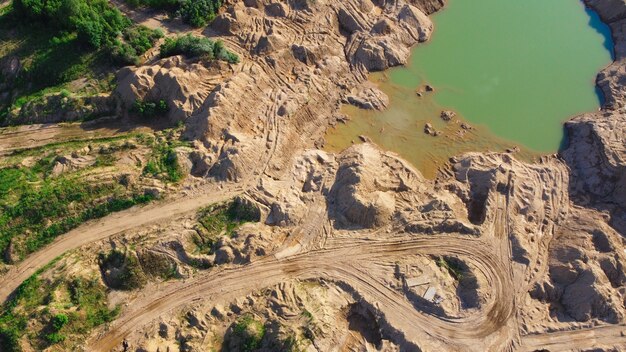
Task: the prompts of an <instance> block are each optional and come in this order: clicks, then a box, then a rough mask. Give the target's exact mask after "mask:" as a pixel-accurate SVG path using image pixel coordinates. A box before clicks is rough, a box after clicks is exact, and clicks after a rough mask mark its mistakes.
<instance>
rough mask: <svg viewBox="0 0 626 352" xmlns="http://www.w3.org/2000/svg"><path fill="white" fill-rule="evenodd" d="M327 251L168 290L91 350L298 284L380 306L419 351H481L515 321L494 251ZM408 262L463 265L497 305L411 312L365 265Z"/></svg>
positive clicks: (344, 247)
mask: <svg viewBox="0 0 626 352" xmlns="http://www.w3.org/2000/svg"><path fill="white" fill-rule="evenodd" d="M327 246H328V247H327V248H326V249H321V250H315V251H311V252H307V253H301V254H296V255H294V256H292V257H290V258H288V259H285V260H279V259H276V258H275V257H266V258H264V259H262V260H259V261H257V262H254V263H252V264H249V265H246V266H243V267H237V268H227V269H218V270H216V271H212V272H210V273H207V275H201V276H199V277H197V278H195V279H193V280H191V281H188V282H184V283H175V284H170V285H168V286H167V287H165V288H164V289H163V290H161V291H160V292H159V293H157V294H156V295H151V296H146V297H143V298H141V299H139V300H138V301H137V302H134V303H133V304H132V306H131V307H129V310H127V311H125V312H124V314H123V315H122V316H121V317H120V318H119V319H118V320H116V322H115V323H113V325H111V327H110V329H109V333H107V334H105V335H104V336H101V337H100V338H96V339H94V340H93V341H92V342H91V345H90V347H89V350H93V351H109V350H112V349H114V348H115V347H117V346H119V345H120V343H121V341H122V340H123V339H124V338H125V337H126V336H128V335H129V334H131V333H132V332H133V331H136V329H137V327H138V326H143V325H145V324H148V323H149V322H151V321H153V320H155V319H156V318H158V316H159V315H161V314H163V313H165V312H168V311H170V310H173V309H176V308H180V307H182V306H183V305H185V304H189V303H192V302H193V301H195V300H200V299H202V300H209V301H211V302H215V303H216V304H217V303H220V302H228V300H230V299H232V298H233V297H237V296H241V295H245V294H247V293H248V292H250V291H254V290H259V289H262V288H264V287H268V286H272V285H276V284H278V283H280V282H282V281H284V280H285V279H293V278H298V279H305V280H306V279H320V278H321V279H326V280H330V281H335V282H339V283H342V284H344V285H347V286H349V287H351V288H352V289H354V290H355V291H356V292H358V293H359V294H360V295H362V296H363V297H366V298H367V301H369V302H377V304H376V306H377V308H378V309H380V311H381V313H382V314H383V315H384V317H385V319H386V320H387V321H388V322H389V323H390V324H391V325H392V326H394V327H396V328H398V329H399V330H400V331H403V333H404V338H405V339H406V343H407V344H408V345H410V346H411V345H412V346H414V347H417V346H419V339H420V338H424V337H428V336H431V337H434V338H436V339H437V340H443V341H449V342H451V343H453V346H455V347H456V349H459V350H469V349H476V350H484V348H485V347H487V346H484V345H482V343H481V341H482V340H483V339H484V338H485V337H487V336H489V335H491V334H493V333H494V332H497V331H498V330H500V329H501V328H502V327H503V326H506V321H507V320H508V319H509V318H510V317H511V315H512V314H513V295H512V288H513V285H512V283H511V282H510V280H509V277H508V275H507V274H506V271H505V270H504V269H505V268H504V267H503V265H502V264H501V263H499V261H498V260H497V259H495V258H493V256H492V255H491V253H492V251H491V246H490V245H489V244H487V243H484V242H482V241H480V240H476V239H469V238H463V237H459V236H433V237H428V238H419V239H406V238H403V239H393V240H361V241H359V240H354V239H350V240H341V241H337V240H331V241H329V243H327ZM411 254H429V255H430V254H434V255H441V254H446V255H457V256H459V257H463V258H465V259H466V260H468V261H469V262H471V263H473V264H474V265H476V267H477V268H478V269H479V270H480V271H482V273H483V274H485V275H486V276H487V277H488V279H489V280H490V282H491V283H492V285H491V289H492V292H493V295H492V297H494V298H496V299H494V300H492V301H491V302H489V303H488V304H487V305H485V307H484V308H483V309H482V310H481V311H480V312H479V313H477V314H475V315H473V316H471V317H468V318H441V317H436V316H432V315H428V314H425V313H422V312H419V311H418V310H416V309H414V307H413V306H412V305H411V303H410V302H409V301H407V300H406V299H405V298H404V297H403V296H402V295H400V294H399V293H398V292H396V291H395V290H393V289H391V288H388V287H387V286H385V285H383V284H381V283H380V282H378V281H377V280H375V279H372V277H370V274H368V272H367V270H366V268H367V266H368V265H371V264H373V263H376V262H380V261H381V260H383V259H384V260H390V259H391V260H392V259H394V258H400V257H403V256H407V255H411ZM503 297H504V298H503ZM506 297H508V299H507V298H506ZM505 343H506V342H505ZM448 347H450V346H448Z"/></svg>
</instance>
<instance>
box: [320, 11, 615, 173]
mask: <svg viewBox="0 0 626 352" xmlns="http://www.w3.org/2000/svg"><path fill="white" fill-rule="evenodd" d="M433 20H434V22H435V32H434V34H433V36H432V38H431V40H430V41H429V42H428V43H427V44H420V45H418V46H416V47H415V48H414V49H413V52H412V56H411V59H410V63H409V64H408V65H407V67H402V68H396V69H392V70H390V71H388V72H386V73H384V74H375V75H373V76H372V77H370V80H372V81H374V82H376V83H377V84H378V85H379V87H380V88H381V89H382V90H383V91H385V93H387V95H389V97H390V99H391V106H390V108H389V109H387V110H386V111H383V112H367V111H362V110H359V109H354V108H346V112H347V113H348V115H350V117H351V118H352V121H351V122H349V123H348V124H347V125H345V126H340V127H338V128H337V129H334V130H331V131H330V132H329V134H328V136H327V142H328V143H329V148H330V149H342V148H343V147H346V146H348V145H349V144H350V143H351V141H353V140H354V139H355V137H356V136H358V135H359V134H366V135H367V136H368V137H370V138H372V139H373V140H374V141H375V142H377V143H379V144H380V145H381V146H382V147H383V148H387V149H391V150H394V151H396V152H398V153H400V154H402V155H403V156H405V157H407V159H409V161H412V162H414V163H416V164H418V166H423V165H420V164H424V163H426V162H428V160H430V161H433V160H435V159H438V157H439V156H440V155H441V154H445V156H446V157H449V156H451V155H454V153H457V152H463V151H469V150H484V149H496V150H497V149H499V148H503V147H504V146H509V145H520V146H521V147H522V148H524V147H525V148H524V149H526V150H530V151H534V152H542V153H547V152H554V151H557V149H558V148H559V145H560V143H561V141H562V138H563V127H562V123H563V122H564V121H565V120H567V119H568V118H569V117H571V116H572V115H575V114H578V113H581V112H587V111H594V110H596V109H598V108H599V105H600V98H599V96H598V94H597V92H596V90H595V85H594V81H595V77H596V74H597V72H598V71H599V70H600V69H602V67H604V66H606V65H607V64H609V63H610V61H611V53H610V51H609V50H607V47H609V46H610V43H609V42H607V33H608V32H607V31H608V29H607V28H606V27H605V26H604V25H603V24H601V23H600V22H599V20H598V18H597V16H596V15H595V14H593V13H591V12H590V11H587V10H585V8H584V6H583V4H582V3H581V2H580V1H578V0H450V1H449V4H448V6H447V7H446V8H445V9H444V10H443V11H441V12H440V13H438V14H437V15H435V16H434V18H433ZM425 84H430V85H432V86H433V87H434V88H435V92H434V93H431V94H425V95H424V96H423V97H421V98H420V97H417V95H416V94H415V91H416V90H417V89H419V88H420V87H422V86H423V85H425ZM442 109H450V110H454V111H456V112H458V113H459V118H460V119H461V120H463V121H466V122H468V123H469V124H471V125H472V126H474V127H478V128H476V129H474V130H473V131H472V132H471V133H468V134H466V135H465V136H464V137H463V138H461V137H459V135H460V134H461V133H462V131H461V132H459V131H460V130H458V128H455V127H454V126H451V124H453V125H454V122H455V121H453V122H451V123H447V124H446V123H443V122H441V121H438V120H440V119H439V118H438V116H439V112H440V111H441V110H442ZM425 122H431V123H432V124H433V125H435V127H436V128H438V129H441V130H442V132H443V137H444V138H442V137H431V136H427V135H425V134H423V132H422V130H423V125H424V123H425ZM456 123H457V125H458V124H459V121H456ZM446 137H448V138H446ZM433 148H444V149H446V151H445V152H442V151H433V150H432V149H433ZM429 153H430V154H431V157H427V156H426V157H425V156H424V155H425V154H429ZM420 154H422V155H420ZM448 154H449V155H448ZM427 159H428V160H427Z"/></svg>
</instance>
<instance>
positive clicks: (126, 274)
mask: <svg viewBox="0 0 626 352" xmlns="http://www.w3.org/2000/svg"><path fill="white" fill-rule="evenodd" d="M98 261H99V265H100V270H101V271H102V273H103V278H104V281H105V282H106V284H107V285H108V286H109V287H111V288H113V289H117V290H125V291H130V290H134V289H138V288H141V287H142V286H143V285H145V283H146V276H145V275H144V273H143V271H142V270H141V266H140V265H139V261H138V260H137V257H136V256H135V255H134V254H133V253H130V252H122V251H119V250H116V249H114V250H112V251H110V252H109V253H107V254H105V253H100V256H99V260H98Z"/></svg>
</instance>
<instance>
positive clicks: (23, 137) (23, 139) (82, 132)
mask: <svg viewBox="0 0 626 352" xmlns="http://www.w3.org/2000/svg"><path fill="white" fill-rule="evenodd" d="M152 130H153V129H152V128H151V127H145V126H140V125H133V124H125V123H119V124H117V125H116V124H114V123H109V124H108V126H107V127H104V126H100V125H98V124H91V125H85V124H81V123H59V124H36V125H25V126H17V127H5V128H0V155H6V154H7V153H10V152H11V151H13V150H18V149H24V148H36V147H40V146H44V145H47V144H50V143H60V142H67V141H73V140H89V139H94V138H104V137H113V136H117V135H120V134H124V133H128V132H130V131H134V132H141V131H152Z"/></svg>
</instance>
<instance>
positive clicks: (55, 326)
mask: <svg viewBox="0 0 626 352" xmlns="http://www.w3.org/2000/svg"><path fill="white" fill-rule="evenodd" d="M69 321H70V318H68V317H67V315H65V314H56V315H55V316H53V317H52V319H51V320H50V324H52V330H53V331H55V332H59V331H61V329H63V327H64V326H65V325H66V324H67V323H68V322H69Z"/></svg>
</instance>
